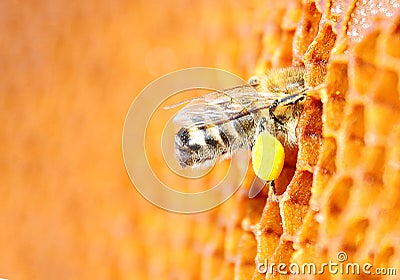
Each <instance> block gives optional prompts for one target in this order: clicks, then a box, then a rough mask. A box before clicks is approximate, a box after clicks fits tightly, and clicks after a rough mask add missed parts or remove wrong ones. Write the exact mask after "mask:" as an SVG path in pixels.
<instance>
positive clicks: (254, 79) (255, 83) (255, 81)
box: [248, 76, 260, 86]
mask: <svg viewBox="0 0 400 280" xmlns="http://www.w3.org/2000/svg"><path fill="white" fill-rule="evenodd" d="M248 83H249V85H251V86H258V85H259V84H260V78H259V77H258V76H253V77H250V79H249V81H248Z"/></svg>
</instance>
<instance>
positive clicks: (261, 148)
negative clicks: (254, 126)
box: [252, 131, 285, 181]
mask: <svg viewBox="0 0 400 280" xmlns="http://www.w3.org/2000/svg"><path fill="white" fill-rule="evenodd" d="M284 161H285V151H284V149H283V146H282V144H281V142H279V140H278V139H276V138H275V137H274V136H272V135H271V134H270V133H268V132H266V131H265V132H262V133H260V134H258V135H257V138H256V141H255V144H254V147H253V150H252V162H253V169H254V172H255V174H256V175H257V176H258V177H259V178H261V179H263V180H266V181H272V180H275V179H276V178H278V176H279V174H281V171H282V168H283V163H284Z"/></svg>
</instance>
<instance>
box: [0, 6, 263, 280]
mask: <svg viewBox="0 0 400 280" xmlns="http://www.w3.org/2000/svg"><path fill="white" fill-rule="evenodd" d="M260 3H261V1H234V0H232V1H227V2H223V3H218V2H217V1H211V0H206V1H191V2H188V1H180V0H170V1H106V0H99V1H79V2H76V1H72V2H71V1H64V0H59V1H49V0H39V1H28V2H21V1H11V0H5V1H1V2H0V32H1V33H0V34H1V35H0V90H1V92H0V116H1V123H2V125H1V129H0V155H1V156H0V159H1V160H0V168H1V173H0V186H1V188H0V196H1V207H0V209H1V212H0V223H1V225H2V230H0V248H1V252H0V277H4V278H9V279H146V278H152V277H160V278H157V279H187V277H195V276H196V275H198V272H199V270H200V268H193V269H192V271H191V272H190V271H189V272H187V271H186V272H185V273H186V274H179V268H180V267H184V266H185V264H184V263H176V262H177V261H176V259H175V263H174V260H171V259H169V258H168V256H165V254H164V255H163V254H162V253H161V252H160V251H159V252H157V250H156V248H157V247H156V246H154V244H159V246H164V247H165V246H167V245H165V243H169V244H171V243H174V242H175V243H176V242H178V243H182V244H187V243H188V242H190V241H188V240H185V236H190V235H188V234H187V233H185V232H184V231H185V230H187V229H188V228H190V227H189V226H187V225H190V223H191V219H192V217H190V216H183V215H177V214H172V213H167V212H165V211H163V210H160V209H158V208H156V207H155V206H153V205H151V204H150V203H148V202H147V201H145V200H144V199H143V198H142V197H141V196H140V195H139V194H138V192H137V191H136V190H135V188H134V187H133V185H132V184H131V182H130V180H129V178H128V176H127V174H126V171H125V168H124V163H123V158H122V151H121V136H122V128H123V124H124V118H125V115H126V113H127V111H128V108H129V106H130V104H131V102H132V101H133V99H134V97H135V95H136V94H138V93H139V92H140V91H141V90H142V89H143V88H144V87H145V86H146V85H147V84H148V83H149V82H151V81H152V80H154V79H156V78H158V77H159V76H161V75H163V74H166V73H168V72H170V71H173V70H177V69H182V68H185V67H193V66H208V67H218V68H221V69H225V70H228V71H231V72H233V73H235V74H237V75H239V76H242V77H243V78H245V79H247V78H248V76H249V75H251V74H252V71H253V69H254V68H255V62H256V57H257V55H258V52H259V49H260V42H259V41H260V34H261V32H262V31H263V22H264V21H265V20H266V17H265V14H264V13H265V10H266V8H265V7H262V6H260V5H261V4H260ZM207 215H208V214H207V213H205V214H200V215H198V216H197V218H200V219H201V218H202V217H206V216H207ZM164 223H165V224H164ZM168 224H169V225H168ZM179 225H185V226H181V227H180V226H179ZM172 226H173V227H174V229H173V230H174V231H176V232H177V237H175V238H176V240H175V239H172V240H171V239H169V240H166V238H167V237H166V236H165V230H166V227H167V228H168V227H172ZM180 230H181V232H180ZM191 230H193V229H191ZM200 234H201V233H200ZM185 242H186V243H185ZM150 245H153V247H150ZM174 246H176V245H174ZM185 246H186V245H185ZM199 246H200V245H199ZM178 247H179V246H178ZM186 247H190V248H193V245H191V246H186ZM194 247H195V246H194ZM176 248H177V247H175V249H176ZM190 248H189V249H187V248H186V249H182V250H186V253H185V256H186V257H187V256H189V257H190V255H188V254H187V251H188V250H189V251H190V250H192V251H193V249H190ZM178 254H179V252H178ZM192 257H193V258H196V257H197V258H198V252H193V254H192ZM177 259H179V258H177ZM166 260H167V261H166ZM178 262H179V261H178ZM175 271H178V272H175Z"/></svg>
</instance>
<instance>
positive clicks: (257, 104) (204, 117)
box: [174, 67, 309, 179]
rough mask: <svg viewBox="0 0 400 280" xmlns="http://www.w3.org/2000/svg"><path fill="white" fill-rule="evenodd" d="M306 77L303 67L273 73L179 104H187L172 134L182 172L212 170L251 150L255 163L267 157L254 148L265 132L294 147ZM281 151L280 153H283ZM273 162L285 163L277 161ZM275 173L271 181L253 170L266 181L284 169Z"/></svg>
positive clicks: (304, 95) (178, 117)
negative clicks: (197, 168)
mask: <svg viewBox="0 0 400 280" xmlns="http://www.w3.org/2000/svg"><path fill="white" fill-rule="evenodd" d="M304 75H305V69H304V68H302V67H288V68H281V69H276V70H272V71H270V72H269V73H267V74H265V75H262V76H255V77H252V78H250V80H249V82H248V84H245V85H241V86H237V87H233V88H229V89H224V90H220V91H215V92H212V93H209V94H206V95H203V96H200V97H197V98H194V99H189V100H186V101H183V102H181V103H179V104H182V103H188V104H187V105H186V106H185V107H184V108H182V109H181V110H180V111H179V112H178V113H177V115H176V116H175V118H174V122H175V123H176V124H178V125H179V126H180V127H181V128H180V130H179V131H178V132H177V133H176V135H175V154H176V158H177V160H178V162H179V164H180V165H181V167H182V168H186V167H191V168H195V167H199V166H200V167H201V166H209V165H213V164H214V163H215V162H216V160H217V159H218V158H221V159H226V158H229V157H231V156H232V155H233V154H234V153H235V152H237V151H238V150H240V149H246V148H247V149H252V150H253V161H254V160H255V159H254V157H258V156H260V157H262V156H263V155H264V156H265V154H266V152H268V151H263V152H261V151H259V150H265V148H264V149H257V150H255V148H257V147H259V146H260V145H261V144H260V145H255V144H256V143H258V142H260V141H256V140H257V138H258V137H261V135H263V134H265V133H267V134H269V135H272V136H273V138H272V139H281V141H283V142H284V143H285V144H287V145H290V146H295V145H296V126H297V120H298V116H299V115H300V113H301V111H302V109H303V103H304V101H305V99H306V95H307V92H308V91H309V88H308V87H307V86H306V84H305V79H304ZM263 139H265V137H264V138H263ZM268 139H271V138H268ZM261 142H262V141H261ZM276 142H278V140H276ZM276 142H274V141H273V140H272V143H276ZM278 143H279V142H278ZM278 145H280V144H278ZM267 149H268V148H267ZM279 150H280V151H282V153H283V148H280V149H279ZM280 154H281V153H280ZM278 155H279V154H278ZM268 156H270V157H274V154H273V153H272V154H271V153H270V154H268ZM277 160H278V161H279V163H280V164H281V165H282V164H283V160H282V159H281V158H279V157H278V158H277ZM256 161H257V160H256ZM253 166H254V165H253ZM277 169H278V172H275V173H274V175H272V176H271V175H268V174H267V175H265V174H257V173H260V172H257V170H255V171H256V174H257V175H259V176H261V177H265V178H264V179H274V178H273V177H277V175H279V174H278V173H279V172H280V170H279V169H282V167H280V168H277ZM261 173H262V172H261Z"/></svg>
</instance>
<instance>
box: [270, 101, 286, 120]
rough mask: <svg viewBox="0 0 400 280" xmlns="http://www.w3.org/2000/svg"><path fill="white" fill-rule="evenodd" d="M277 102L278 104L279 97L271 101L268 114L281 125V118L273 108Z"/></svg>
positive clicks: (276, 105)
mask: <svg viewBox="0 0 400 280" xmlns="http://www.w3.org/2000/svg"><path fill="white" fill-rule="evenodd" d="M279 104H280V99H275V100H274V102H272V104H271V106H269V114H270V115H271V117H272V118H273V120H274V121H275V122H276V123H278V124H280V125H283V123H282V122H281V120H280V119H279V118H278V117H277V116H276V115H275V110H276V108H277V107H278V105H279Z"/></svg>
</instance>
